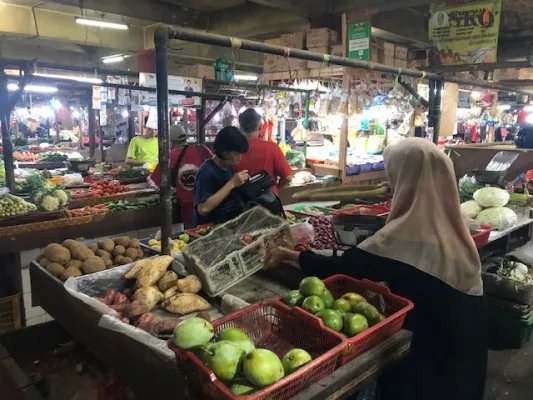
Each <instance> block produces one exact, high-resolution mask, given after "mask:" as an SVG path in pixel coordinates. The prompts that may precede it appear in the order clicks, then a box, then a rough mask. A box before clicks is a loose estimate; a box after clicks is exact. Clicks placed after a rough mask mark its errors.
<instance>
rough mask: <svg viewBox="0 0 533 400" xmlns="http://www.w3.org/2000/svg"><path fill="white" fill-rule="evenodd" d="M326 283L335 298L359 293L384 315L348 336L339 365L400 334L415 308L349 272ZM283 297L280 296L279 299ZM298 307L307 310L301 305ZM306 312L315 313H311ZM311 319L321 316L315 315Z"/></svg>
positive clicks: (384, 287) (384, 288) (325, 280)
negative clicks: (374, 322) (367, 326)
mask: <svg viewBox="0 0 533 400" xmlns="http://www.w3.org/2000/svg"><path fill="white" fill-rule="evenodd" d="M323 282H324V283H325V284H326V287H327V288H328V290H330V291H331V293H332V294H333V297H335V298H339V297H341V296H342V295H343V294H345V293H349V292H353V293H357V294H360V295H361V296H363V297H364V298H366V300H367V301H368V302H369V303H370V304H372V305H373V306H374V307H376V308H377V309H378V310H379V312H380V313H382V314H383V315H384V316H385V319H384V320H383V321H381V322H379V323H378V324H376V325H374V326H372V327H370V328H368V329H367V330H365V331H364V332H362V333H360V334H358V335H356V336H354V337H351V338H348V339H347V340H348V345H347V346H346V348H345V349H344V350H343V352H342V354H341V359H340V365H344V364H346V363H348V362H349V361H351V360H353V359H354V358H355V357H357V356H358V355H360V354H361V353H364V352H365V351H367V350H369V349H371V348H372V347H374V346H375V345H377V344H379V343H381V342H382V341H383V340H385V339H387V338H389V337H391V336H392V335H394V334H395V333H398V332H399V331H400V330H401V329H402V326H403V323H404V321H405V317H406V316H407V313H408V312H409V311H411V310H412V309H413V307H414V304H413V303H412V302H411V301H410V300H407V299H405V298H403V297H400V296H397V295H395V294H393V293H391V291H390V290H389V288H388V287H386V286H383V285H380V284H379V283H375V282H372V281H369V280H367V279H363V280H359V279H355V278H352V277H351V276H347V275H333V276H330V277H329V278H326V279H324V280H323ZM281 299H282V298H278V300H279V301H281ZM282 304H283V303H282ZM283 305H284V306H285V304H283ZM285 307H288V306H285ZM295 308H297V309H300V310H302V311H303V312H306V311H304V310H303V309H301V308H300V307H295ZM306 313H307V312H306ZM307 314H308V315H310V316H312V314H309V313H307ZM312 318H316V319H318V317H315V316H312ZM339 335H340V334H339Z"/></svg>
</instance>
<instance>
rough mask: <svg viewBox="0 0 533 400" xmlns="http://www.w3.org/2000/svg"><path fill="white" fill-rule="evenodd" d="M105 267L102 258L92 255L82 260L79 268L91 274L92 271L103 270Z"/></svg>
mask: <svg viewBox="0 0 533 400" xmlns="http://www.w3.org/2000/svg"><path fill="white" fill-rule="evenodd" d="M104 269H105V263H104V260H102V259H101V258H100V257H96V256H94V255H93V256H92V257H90V258H88V259H87V260H85V261H84V262H83V265H82V266H81V270H82V271H83V273H84V274H92V273H94V272H99V271H103V270H104Z"/></svg>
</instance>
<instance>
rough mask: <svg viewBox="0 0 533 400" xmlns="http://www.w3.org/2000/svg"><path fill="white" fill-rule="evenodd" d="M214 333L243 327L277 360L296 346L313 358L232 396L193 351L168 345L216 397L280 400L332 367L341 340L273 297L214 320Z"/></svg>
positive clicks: (207, 392)
mask: <svg viewBox="0 0 533 400" xmlns="http://www.w3.org/2000/svg"><path fill="white" fill-rule="evenodd" d="M212 325H213V327H214V329H215V332H216V333H217V332H219V331H221V330H223V329H224V328H227V327H238V328H240V329H242V330H243V331H244V332H245V333H246V334H247V335H248V337H250V339H252V340H253V341H254V343H255V345H256V347H257V348H262V349H268V350H270V351H273V352H274V353H276V354H277V355H278V357H280V358H282V357H283V356H284V355H285V354H286V353H287V352H288V351H289V350H291V349H293V348H301V349H304V350H306V351H307V352H309V354H311V356H312V357H313V361H311V362H310V363H308V364H306V365H305V366H303V367H302V368H300V369H299V370H297V371H296V372H294V373H292V374H290V375H288V376H286V377H285V378H283V379H281V380H280V381H278V382H276V383H275V384H273V385H271V386H268V387H266V388H264V389H262V390H260V391H258V392H256V393H253V394H252V395H249V396H236V395H234V394H233V393H232V392H231V391H230V390H229V389H228V387H226V386H225V385H224V384H223V383H222V382H221V381H220V380H218V379H217V377H216V376H215V375H214V373H213V372H212V371H211V370H209V369H208V368H207V367H206V366H204V365H203V363H202V362H201V361H200V359H199V358H198V357H196V356H195V355H194V354H193V353H192V352H188V351H183V350H180V349H177V348H176V347H175V346H174V344H173V343H172V340H170V341H169V347H170V349H172V350H173V351H174V353H175V354H176V357H177V359H178V361H182V362H185V363H186V365H185V368H187V369H188V371H189V373H190V376H191V377H194V378H196V379H197V380H198V383H199V385H200V386H201V388H202V390H203V392H204V395H205V397H202V398H210V399H217V400H235V399H246V400H263V399H269V400H285V399H290V398H292V397H294V396H295V395H296V394H298V393H300V392H301V391H302V390H304V389H307V388H308V387H309V386H311V385H312V384H313V383H316V382H318V381H319V380H320V379H322V378H324V377H326V376H327V375H329V374H331V373H332V372H333V371H335V368H336V366H337V363H338V360H339V355H340V354H341V352H342V350H343V349H344V348H345V346H346V339H344V338H342V337H341V336H340V335H338V334H337V333H335V332H334V331H332V330H331V329H329V328H327V327H325V326H324V325H323V323H322V321H320V320H318V319H317V318H314V317H313V318H309V316H308V314H307V313H305V312H304V311H303V310H300V309H291V308H287V307H285V306H284V305H283V304H280V303H279V302H277V301H266V302H262V303H256V304H253V305H251V306H249V307H246V308H243V309H242V310H239V311H237V312H235V313H233V314H230V315H228V316H226V317H223V318H221V319H218V320H216V321H215V322H213V324H212Z"/></svg>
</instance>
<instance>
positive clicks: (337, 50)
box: [331, 44, 344, 57]
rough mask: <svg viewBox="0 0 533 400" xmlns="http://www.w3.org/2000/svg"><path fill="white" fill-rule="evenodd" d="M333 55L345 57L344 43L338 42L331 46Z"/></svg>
mask: <svg viewBox="0 0 533 400" xmlns="http://www.w3.org/2000/svg"><path fill="white" fill-rule="evenodd" d="M331 55H332V56H337V57H344V46H343V45H342V44H336V45H334V46H331Z"/></svg>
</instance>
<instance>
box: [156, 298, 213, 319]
mask: <svg viewBox="0 0 533 400" xmlns="http://www.w3.org/2000/svg"><path fill="white" fill-rule="evenodd" d="M163 307H164V308H165V310H167V311H168V312H171V313H174V314H182V315H186V314H190V313H193V312H196V311H204V310H208V309H209V308H211V305H210V304H209V303H208V302H207V300H205V299H204V298H202V297H200V296H198V295H196V294H192V293H178V294H177V295H175V296H172V297H171V298H170V299H167V300H165V303H164V304H163Z"/></svg>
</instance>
